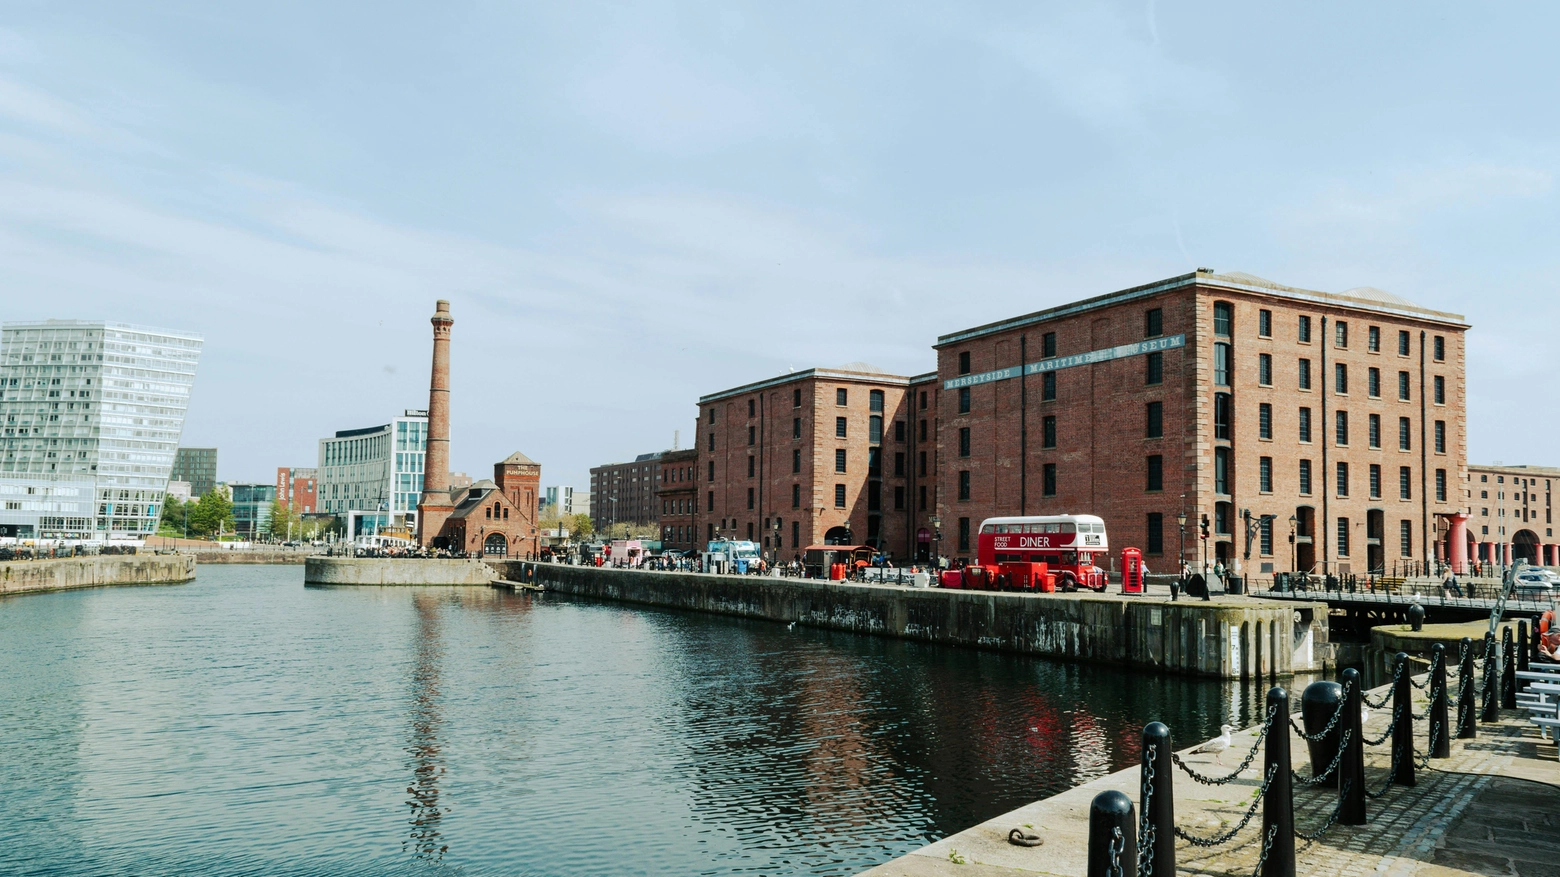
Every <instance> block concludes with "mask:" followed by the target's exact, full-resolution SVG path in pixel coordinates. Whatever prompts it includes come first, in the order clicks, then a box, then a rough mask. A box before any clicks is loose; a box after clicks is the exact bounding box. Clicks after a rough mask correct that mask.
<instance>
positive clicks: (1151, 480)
mask: <svg viewBox="0 0 1560 877" xmlns="http://www.w3.org/2000/svg"><path fill="white" fill-rule="evenodd" d="M1144 489H1146V490H1164V489H1165V458H1164V457H1162V456H1160V455H1159V454H1152V455H1150V456H1149V458H1148V478H1147V483H1146V487H1145V488H1144Z"/></svg>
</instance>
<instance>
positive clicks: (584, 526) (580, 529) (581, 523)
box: [565, 512, 596, 542]
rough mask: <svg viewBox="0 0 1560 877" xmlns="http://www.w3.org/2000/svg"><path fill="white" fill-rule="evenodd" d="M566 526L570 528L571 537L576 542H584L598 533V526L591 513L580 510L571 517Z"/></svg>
mask: <svg viewBox="0 0 1560 877" xmlns="http://www.w3.org/2000/svg"><path fill="white" fill-rule="evenodd" d="M565 526H567V527H568V529H569V538H571V539H573V540H574V541H576V542H584V541H585V540H587V539H589V538H590V537H592V536H594V535H596V526H595V524H593V523H592V522H591V520H590V515H587V514H585V513H584V512H580V513H579V514H577V515H575V516H574V517H573V518H572V519H570V521H569V523H568V524H566V525H565Z"/></svg>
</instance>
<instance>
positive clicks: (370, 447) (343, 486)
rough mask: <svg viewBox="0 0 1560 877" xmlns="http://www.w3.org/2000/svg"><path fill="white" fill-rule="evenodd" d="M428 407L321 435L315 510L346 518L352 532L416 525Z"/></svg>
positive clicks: (368, 531) (426, 436)
mask: <svg viewBox="0 0 1560 877" xmlns="http://www.w3.org/2000/svg"><path fill="white" fill-rule="evenodd" d="M427 447H428V412H427V411H423V410H419V409H412V408H408V409H406V412H405V413H404V414H403V415H402V416H401V417H397V418H396V419H395V420H392V421H391V422H389V423H387V424H385V425H383V426H370V427H367V428H365V429H344V430H341V431H340V432H338V433H336V434H335V435H334V436H331V437H330V438H323V439H320V459H319V482H318V483H319V509H320V511H322V512H328V513H330V514H333V515H336V516H337V517H339V518H342V519H343V520H344V521H346V522H347V533H348V534H349V535H351V536H354V537H356V536H362V535H365V534H366V535H373V534H377V533H379V532H380V531H381V530H386V529H396V530H400V529H415V528H416V526H417V500H418V498H419V497H420V496H421V495H422V483H423V455H424V453H425V452H426V451H427Z"/></svg>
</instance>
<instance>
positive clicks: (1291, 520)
mask: <svg viewBox="0 0 1560 877" xmlns="http://www.w3.org/2000/svg"><path fill="white" fill-rule="evenodd" d="M1299 523H1300V519H1299V518H1297V517H1295V516H1294V515H1290V516H1289V571H1290V572H1294V571H1295V562H1296V561H1295V525H1296V524H1299Z"/></svg>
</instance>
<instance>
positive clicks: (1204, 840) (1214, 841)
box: [1175, 764, 1278, 847]
mask: <svg viewBox="0 0 1560 877" xmlns="http://www.w3.org/2000/svg"><path fill="white" fill-rule="evenodd" d="M1276 776H1278V765H1276V764H1275V765H1273V766H1272V767H1270V768H1268V772H1267V779H1265V780H1263V781H1262V788H1261V789H1259V790H1258V791H1257V797H1256V799H1255V800H1253V801H1252V802H1251V808H1250V809H1248V810H1247V811H1246V815H1245V816H1242V817H1241V819H1240V822H1239V823H1238V824H1237V825H1236V826H1235V827H1234V828H1232V829H1230V830H1229V831H1227V832H1225V833H1224V834H1221V835H1219V836H1218V837H1198V836H1197V835H1195V834H1188V833H1187V832H1186V831H1185V830H1183V829H1182V828H1181V826H1179V825H1177V826H1176V827H1175V836H1176V837H1178V838H1180V839H1181V840H1184V841H1186V842H1187V843H1189V844H1191V845H1192V846H1194V847H1216V846H1218V845H1219V844H1222V843H1224V842H1225V841H1227V840H1229V839H1230V838H1232V837H1234V836H1235V835H1237V834H1240V831H1241V829H1243V828H1245V827H1246V823H1248V822H1250V821H1251V817H1252V816H1255V815H1256V812H1257V808H1258V807H1260V806H1262V798H1263V796H1264V795H1266V794H1267V790H1268V786H1269V785H1271V784H1272V783H1273V777H1276Z"/></svg>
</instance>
